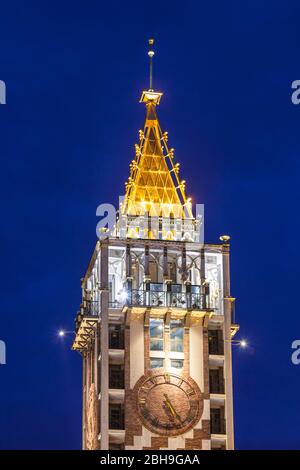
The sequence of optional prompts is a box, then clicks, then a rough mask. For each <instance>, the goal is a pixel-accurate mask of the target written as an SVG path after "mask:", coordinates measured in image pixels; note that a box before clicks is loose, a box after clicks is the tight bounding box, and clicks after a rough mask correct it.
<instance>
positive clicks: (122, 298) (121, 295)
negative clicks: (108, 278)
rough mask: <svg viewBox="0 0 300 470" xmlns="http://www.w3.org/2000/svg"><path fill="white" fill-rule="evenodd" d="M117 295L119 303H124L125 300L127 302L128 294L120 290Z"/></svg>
mask: <svg viewBox="0 0 300 470" xmlns="http://www.w3.org/2000/svg"><path fill="white" fill-rule="evenodd" d="M119 295H120V300H121V302H125V300H127V297H128V294H127V292H126V290H121V292H120V294H119Z"/></svg>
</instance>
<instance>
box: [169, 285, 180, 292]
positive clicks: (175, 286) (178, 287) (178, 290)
mask: <svg viewBox="0 0 300 470" xmlns="http://www.w3.org/2000/svg"><path fill="white" fill-rule="evenodd" d="M171 290H172V292H175V293H176V294H180V292H181V290H182V286H181V284H172V287H171Z"/></svg>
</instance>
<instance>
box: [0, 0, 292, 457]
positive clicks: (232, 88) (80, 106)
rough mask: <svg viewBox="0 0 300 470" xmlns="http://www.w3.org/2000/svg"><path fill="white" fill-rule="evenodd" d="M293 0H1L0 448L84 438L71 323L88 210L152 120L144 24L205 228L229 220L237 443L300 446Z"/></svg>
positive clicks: (113, 183)
mask: <svg viewBox="0 0 300 470" xmlns="http://www.w3.org/2000/svg"><path fill="white" fill-rule="evenodd" d="M299 13H300V7H299V3H298V6H297V2H291V1H290V2H289V1H280V2H278V1H275V0H273V1H271V0H269V1H265V2H261V1H258V0H252V1H251V2H241V1H227V2H223V1H216V2H202V1H189V0H186V1H185V2H179V1H178V2H176V1H172V2H171V1H165V2H162V3H160V4H159V3H157V4H155V3H151V4H149V3H143V2H136V1H132V2H119V1H114V2H99V1H89V0H87V1H85V2H78V1H75V0H73V1H72V2H69V1H62V0H61V1H59V2H58V1H51V2H39V1H30V0H29V1H26V2H21V1H19V2H17V1H14V0H12V1H10V2H8V1H6V2H2V3H1V7H0V79H1V80H5V82H6V85H7V105H6V106H0V152H1V153H0V154H1V185H0V191H1V202H2V204H1V222H2V224H1V225H2V228H1V232H0V246H1V268H2V269H1V279H0V285H1V290H2V293H1V324H0V339H2V340H5V341H6V343H7V365H6V366H1V368H0V381H1V389H0V400H1V402H0V403H1V412H0V448H1V449H14V448H23V449H25V448H26V449H41V448H42V449H53V448H55V449H76V448H80V445H81V361H80V356H79V355H77V354H76V353H74V352H71V351H70V349H69V346H70V341H69V339H70V338H69V339H66V340H65V341H58V339H57V337H56V331H57V329H58V328H59V327H65V328H66V329H68V330H71V329H72V328H73V318H74V317H75V314H76V311H77V308H78V306H79V303H80V283H79V281H80V277H82V275H83V274H84V271H85V269H86V266H87V263H88V260H89V257H90V254H91V252H92V249H93V247H94V243H95V226H96V222H97V219H96V216H95V211H96V207H97V205H98V204H100V203H102V202H115V201H116V200H117V197H118V195H119V194H123V191H124V182H125V180H126V179H127V176H128V165H129V162H130V160H131V159H132V158H133V156H134V148H133V145H134V143H135V142H136V141H137V138H138V135H137V132H138V129H139V128H141V127H142V125H143V120H144V109H143V105H141V104H139V103H138V100H139V96H140V92H141V90H142V89H143V88H145V87H147V86H148V79H147V74H148V70H147V56H146V41H147V39H148V37H150V36H153V37H154V38H155V39H156V44H155V46H156V47H155V50H156V56H155V64H154V85H155V88H156V89H159V90H161V91H163V92H164V96H163V99H162V102H161V105H160V109H159V116H160V121H161V124H162V127H163V129H164V130H168V131H169V139H170V144H171V145H172V146H174V148H175V157H176V159H177V161H179V162H180V163H181V170H182V171H181V174H182V176H183V177H184V179H185V180H187V193H188V194H189V195H190V196H192V197H193V200H194V201H197V202H200V203H205V208H206V241H208V242H214V241H218V237H219V235H221V234H223V233H227V232H228V233H229V234H230V235H231V237H232V258H231V266H232V295H234V296H236V297H237V298H238V300H237V320H238V322H239V323H240V324H241V335H240V336H241V337H246V338H248V340H249V342H250V343H251V348H250V349H249V350H247V351H240V350H238V349H235V350H234V390H235V428H236V445H237V448H239V449H253V448H256V449H258V448H272V449H274V448H299V447H300V446H299V424H300V422H299V421H300V410H299V398H298V392H299V385H300V381H299V377H300V366H298V367H297V366H293V365H292V364H291V361H290V353H291V350H290V344H291V342H292V341H293V340H294V339H297V338H299V337H300V325H299V323H300V322H299V305H298V300H297V299H298V292H299V249H298V243H297V242H298V239H297V236H298V234H299V230H300V221H299V209H298V204H299V196H300V188H299V186H300V185H299V170H300V168H299V166H300V165H299V161H300V156H299V155H300V140H299V122H300V106H294V105H292V103H291V100H290V94H291V91H290V86H291V82H292V81H293V80H296V79H300V61H299V44H300V33H299V21H300V20H299V18H300V16H299Z"/></svg>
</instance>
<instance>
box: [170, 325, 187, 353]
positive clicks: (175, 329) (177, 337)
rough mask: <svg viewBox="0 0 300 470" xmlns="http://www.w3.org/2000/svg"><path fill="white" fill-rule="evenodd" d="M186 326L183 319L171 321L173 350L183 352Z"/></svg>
mask: <svg viewBox="0 0 300 470" xmlns="http://www.w3.org/2000/svg"><path fill="white" fill-rule="evenodd" d="M183 334H184V328H183V323H182V321H181V320H172V321H171V322H170V350H171V351H172V352H183Z"/></svg>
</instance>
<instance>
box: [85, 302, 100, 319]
mask: <svg viewBox="0 0 300 470" xmlns="http://www.w3.org/2000/svg"><path fill="white" fill-rule="evenodd" d="M99 313H100V302H98V301H92V300H86V301H85V302H84V305H83V314H84V316H86V317H97V316H98V315H99Z"/></svg>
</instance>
